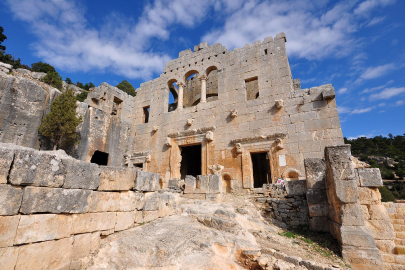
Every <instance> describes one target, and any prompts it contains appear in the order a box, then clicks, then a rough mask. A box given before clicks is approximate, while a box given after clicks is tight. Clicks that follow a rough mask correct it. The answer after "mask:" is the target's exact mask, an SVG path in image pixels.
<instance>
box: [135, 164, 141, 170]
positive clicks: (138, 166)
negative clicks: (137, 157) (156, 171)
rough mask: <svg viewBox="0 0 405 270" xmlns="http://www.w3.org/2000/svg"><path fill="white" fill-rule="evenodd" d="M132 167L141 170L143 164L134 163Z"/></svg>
mask: <svg viewBox="0 0 405 270" xmlns="http://www.w3.org/2000/svg"><path fill="white" fill-rule="evenodd" d="M134 166H135V167H137V168H141V169H143V163H134Z"/></svg>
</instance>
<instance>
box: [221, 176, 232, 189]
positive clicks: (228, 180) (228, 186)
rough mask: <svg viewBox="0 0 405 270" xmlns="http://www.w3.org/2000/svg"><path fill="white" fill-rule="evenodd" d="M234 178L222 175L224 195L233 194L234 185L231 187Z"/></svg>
mask: <svg viewBox="0 0 405 270" xmlns="http://www.w3.org/2000/svg"><path fill="white" fill-rule="evenodd" d="M231 181H232V177H231V176H230V175H229V174H223V175H222V192H223V193H231V192H232V185H231Z"/></svg>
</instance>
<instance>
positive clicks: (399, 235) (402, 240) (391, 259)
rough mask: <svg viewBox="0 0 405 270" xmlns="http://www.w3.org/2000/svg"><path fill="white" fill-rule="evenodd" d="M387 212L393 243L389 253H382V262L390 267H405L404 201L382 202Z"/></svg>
mask: <svg viewBox="0 0 405 270" xmlns="http://www.w3.org/2000/svg"><path fill="white" fill-rule="evenodd" d="M382 204H383V205H384V207H385V208H386V210H387V212H388V217H389V220H390V221H391V224H392V225H393V227H394V234H395V238H394V245H390V246H389V248H390V251H391V252H390V253H388V252H387V254H383V258H384V262H386V263H389V264H390V266H391V269H405V203H404V202H386V203H382Z"/></svg>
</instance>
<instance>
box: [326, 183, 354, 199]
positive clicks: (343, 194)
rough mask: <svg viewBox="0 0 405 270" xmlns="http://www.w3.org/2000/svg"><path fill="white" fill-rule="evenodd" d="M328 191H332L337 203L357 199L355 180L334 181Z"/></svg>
mask: <svg viewBox="0 0 405 270" xmlns="http://www.w3.org/2000/svg"><path fill="white" fill-rule="evenodd" d="M328 187H329V188H332V189H331V190H329V192H331V193H333V194H334V196H333V200H336V201H337V202H339V203H355V202H357V200H358V199H359V191H358V187H357V180H346V181H340V180H339V181H335V182H334V183H333V185H332V186H329V185H328Z"/></svg>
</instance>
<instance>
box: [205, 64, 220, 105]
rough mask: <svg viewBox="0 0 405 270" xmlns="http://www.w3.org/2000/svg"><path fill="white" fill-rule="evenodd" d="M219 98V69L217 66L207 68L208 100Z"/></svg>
mask: <svg viewBox="0 0 405 270" xmlns="http://www.w3.org/2000/svg"><path fill="white" fill-rule="evenodd" d="M215 100H218V69H217V67H215V66H212V67H209V68H208V69H207V102H210V101H215Z"/></svg>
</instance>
